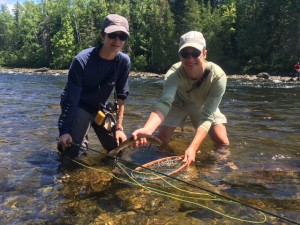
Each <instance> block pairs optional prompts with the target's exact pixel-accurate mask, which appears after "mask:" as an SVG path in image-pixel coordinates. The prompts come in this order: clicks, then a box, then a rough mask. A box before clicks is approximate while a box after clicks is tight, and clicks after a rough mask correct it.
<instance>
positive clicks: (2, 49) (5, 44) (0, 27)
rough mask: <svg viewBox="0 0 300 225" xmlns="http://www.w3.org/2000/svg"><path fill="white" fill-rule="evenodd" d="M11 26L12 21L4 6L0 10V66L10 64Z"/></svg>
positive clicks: (12, 34)
mask: <svg viewBox="0 0 300 225" xmlns="http://www.w3.org/2000/svg"><path fill="white" fill-rule="evenodd" d="M13 25H14V19H13V16H12V15H11V13H10V12H9V9H8V7H7V6H6V5H1V8H0V65H7V64H9V62H10V56H11V55H10V52H11V51H12V46H13V41H12V40H13V37H14V33H13V30H12V28H13Z"/></svg>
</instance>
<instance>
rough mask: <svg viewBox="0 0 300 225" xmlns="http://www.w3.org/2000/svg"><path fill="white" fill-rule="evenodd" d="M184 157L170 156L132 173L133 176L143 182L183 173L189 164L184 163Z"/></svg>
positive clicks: (147, 164) (140, 167)
mask: <svg viewBox="0 0 300 225" xmlns="http://www.w3.org/2000/svg"><path fill="white" fill-rule="evenodd" d="M183 157H184V156H170V157H165V158H161V159H157V160H154V161H152V162H149V163H146V164H144V165H142V166H139V167H137V168H135V169H134V170H133V171H132V174H131V175H132V176H133V177H135V178H138V179H142V180H158V179H162V178H164V177H166V176H170V175H172V174H175V173H178V172H180V171H182V170H183V169H184V168H185V167H186V166H187V163H183V162H182V160H183Z"/></svg>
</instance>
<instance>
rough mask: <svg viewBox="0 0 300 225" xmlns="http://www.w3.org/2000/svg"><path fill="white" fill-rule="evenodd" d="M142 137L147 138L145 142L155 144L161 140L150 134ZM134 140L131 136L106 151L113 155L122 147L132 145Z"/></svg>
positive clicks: (158, 143) (121, 149)
mask: <svg viewBox="0 0 300 225" xmlns="http://www.w3.org/2000/svg"><path fill="white" fill-rule="evenodd" d="M143 137H145V138H146V139H147V143H150V144H156V145H158V146H161V145H162V141H161V140H160V139H159V138H157V137H154V136H152V135H144V136H143ZM134 142H135V140H134V139H133V137H130V138H128V139H127V140H126V141H124V142H122V143H121V144H120V145H119V146H118V147H116V148H115V149H113V150H111V151H109V152H108V153H107V155H108V156H112V157H115V156H117V155H118V154H119V152H120V151H123V150H124V149H126V148H128V147H130V146H133V145H134Z"/></svg>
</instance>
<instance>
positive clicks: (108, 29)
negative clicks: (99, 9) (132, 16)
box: [104, 25, 129, 35]
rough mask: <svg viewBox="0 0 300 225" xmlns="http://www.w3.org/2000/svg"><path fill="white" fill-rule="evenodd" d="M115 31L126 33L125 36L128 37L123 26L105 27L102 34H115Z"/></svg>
mask: <svg viewBox="0 0 300 225" xmlns="http://www.w3.org/2000/svg"><path fill="white" fill-rule="evenodd" d="M117 31H122V32H124V33H126V34H127V35H129V32H128V31H127V30H126V28H125V27H123V26H117V25H111V26H108V27H106V28H105V30H104V32H105V33H107V34H109V33H113V32H117Z"/></svg>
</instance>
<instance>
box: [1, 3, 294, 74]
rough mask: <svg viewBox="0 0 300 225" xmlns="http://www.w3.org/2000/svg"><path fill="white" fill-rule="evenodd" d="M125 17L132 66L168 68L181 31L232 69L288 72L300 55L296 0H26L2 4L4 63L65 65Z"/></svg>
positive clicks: (211, 57) (212, 58) (155, 69)
mask: <svg viewBox="0 0 300 225" xmlns="http://www.w3.org/2000/svg"><path fill="white" fill-rule="evenodd" d="M110 13H117V14H120V15H123V16H124V17H126V18H127V19H128V21H129V24H130V38H129V39H128V42H127V44H126V46H125V48H124V52H126V53H128V54H129V56H130V57H131V60H132V70H133V71H144V72H154V73H165V72H166V70H167V69H168V68H169V67H170V66H171V65H172V64H173V63H175V62H177V61H178V60H179V58H178V53H177V51H178V42H179V38H180V36H181V35H182V34H184V33H186V32H188V31H190V30H197V31H201V32H202V33H203V35H204V37H205V38H206V41H207V49H208V60H209V61H213V62H215V63H217V64H219V65H220V66H221V67H222V68H223V69H224V70H225V71H226V73H227V74H238V73H241V74H245V73H249V74H251V73H257V72H262V71H264V72H268V73H270V74H272V75H278V74H287V75H288V74H290V73H292V72H293V65H294V64H295V63H296V62H298V61H300V38H299V37H300V25H299V24H300V23H299V21H300V4H299V0H285V1H282V0H40V1H39V2H36V1H29V0H25V2H24V3H23V4H21V3H19V2H17V3H16V4H15V6H14V8H13V10H12V11H10V10H9V9H8V7H7V6H6V5H5V4H3V5H1V9H0V67H1V66H2V67H10V68H13V67H19V68H20V67H22V68H41V67H47V68H51V69H67V68H68V67H69V65H70V63H71V61H72V59H73V57H74V56H75V55H76V54H77V53H79V52H80V51H81V50H83V49H85V48H88V47H92V46H97V45H98V44H99V41H100V29H101V22H102V21H103V19H104V17H105V16H106V15H107V14H110Z"/></svg>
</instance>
